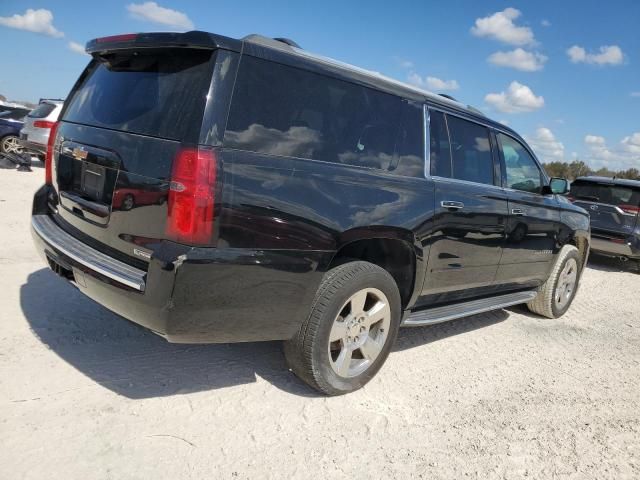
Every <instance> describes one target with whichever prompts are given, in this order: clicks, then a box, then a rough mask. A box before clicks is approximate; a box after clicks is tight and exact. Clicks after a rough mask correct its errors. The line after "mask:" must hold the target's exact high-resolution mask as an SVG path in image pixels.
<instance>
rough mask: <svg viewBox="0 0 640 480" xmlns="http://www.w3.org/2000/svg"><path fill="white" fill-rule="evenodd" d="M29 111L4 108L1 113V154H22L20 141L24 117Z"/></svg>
mask: <svg viewBox="0 0 640 480" xmlns="http://www.w3.org/2000/svg"><path fill="white" fill-rule="evenodd" d="M27 113H29V110H27V109H23V108H12V107H2V111H0V153H17V154H20V153H22V146H21V145H20V142H19V141H18V139H19V135H20V129H21V128H22V126H23V125H24V117H25V116H26V115H27Z"/></svg>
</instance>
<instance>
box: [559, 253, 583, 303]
mask: <svg viewBox="0 0 640 480" xmlns="http://www.w3.org/2000/svg"><path fill="white" fill-rule="evenodd" d="M577 280H578V263H577V262H576V260H575V259H574V258H569V259H568V260H567V263H565V265H564V268H563V269H562V271H561V272H560V276H559V277H558V284H557V285H556V294H555V297H554V300H555V302H556V307H557V308H558V309H562V308H564V306H565V305H566V304H567V303H568V302H569V301H570V300H571V297H572V296H573V292H574V290H575V288H576V282H577Z"/></svg>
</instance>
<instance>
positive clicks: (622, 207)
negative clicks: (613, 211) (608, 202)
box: [618, 205, 640, 215]
mask: <svg viewBox="0 0 640 480" xmlns="http://www.w3.org/2000/svg"><path fill="white" fill-rule="evenodd" d="M618 208H619V209H620V210H622V211H623V212H624V213H630V214H631V215H638V213H640V207H636V206H634V205H618Z"/></svg>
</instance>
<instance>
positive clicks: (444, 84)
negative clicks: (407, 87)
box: [408, 72, 460, 90]
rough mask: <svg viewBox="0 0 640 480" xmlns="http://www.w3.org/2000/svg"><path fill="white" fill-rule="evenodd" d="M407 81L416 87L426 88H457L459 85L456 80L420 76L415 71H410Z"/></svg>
mask: <svg viewBox="0 0 640 480" xmlns="http://www.w3.org/2000/svg"><path fill="white" fill-rule="evenodd" d="M408 80H409V83H412V84H413V85H416V86H417V87H422V88H428V89H429V90H458V89H459V88H460V85H459V84H458V81H457V80H441V79H439V78H437V77H426V78H422V77H421V76H420V75H418V74H417V73H415V72H411V73H410V74H409V77H408Z"/></svg>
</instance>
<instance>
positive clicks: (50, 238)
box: [31, 215, 146, 292]
mask: <svg viewBox="0 0 640 480" xmlns="http://www.w3.org/2000/svg"><path fill="white" fill-rule="evenodd" d="M31 228H33V230H34V232H35V233H36V234H37V235H38V236H39V237H40V238H41V239H42V241H44V242H45V243H46V244H47V245H49V246H50V247H52V248H54V249H55V250H57V251H58V252H60V253H62V254H63V255H65V256H67V257H69V258H70V259H72V260H73V261H75V262H77V263H79V264H80V265H83V266H85V267H87V268H88V269H90V270H93V271H94V272H97V273H99V274H100V275H103V276H105V277H107V278H110V279H111V280H114V281H116V282H118V283H121V284H123V285H126V286H127V287H131V288H133V289H135V290H138V291H139V292H144V290H145V287H146V282H145V276H146V273H145V272H144V271H143V270H139V269H137V268H135V267H132V266H131V265H127V264H126V263H124V262H121V261H119V260H116V259H115V258H112V257H109V256H108V255H105V254H104V253H102V252H99V251H97V250H95V249H93V248H91V247H89V246H88V245H86V244H84V243H82V242H81V241H80V240H78V239H76V238H75V237H73V236H71V235H69V234H68V233H67V232H65V231H64V230H62V229H61V228H60V227H59V226H58V225H57V224H56V223H55V222H54V221H53V220H52V219H51V218H50V217H48V216H47V215H35V216H33V217H31ZM53 229H55V231H52V230H53ZM54 234H55V235H56V236H57V237H58V238H54Z"/></svg>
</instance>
